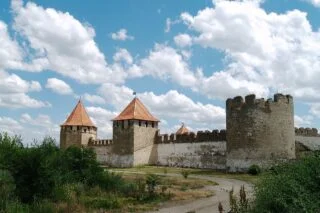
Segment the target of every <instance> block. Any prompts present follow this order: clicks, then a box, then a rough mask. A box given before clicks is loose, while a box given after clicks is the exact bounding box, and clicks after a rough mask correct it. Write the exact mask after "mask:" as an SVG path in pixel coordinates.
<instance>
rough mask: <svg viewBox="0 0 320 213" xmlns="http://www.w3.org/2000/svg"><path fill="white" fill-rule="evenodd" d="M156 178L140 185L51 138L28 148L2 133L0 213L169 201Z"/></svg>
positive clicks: (87, 151) (88, 154)
mask: <svg viewBox="0 0 320 213" xmlns="http://www.w3.org/2000/svg"><path fill="white" fill-rule="evenodd" d="M157 184H158V180H157V177H154V176H151V177H149V178H148V179H147V181H145V180H142V181H141V183H140V185H139V184H136V183H134V182H128V181H124V179H123V178H122V177H121V176H120V175H115V174H113V173H109V172H107V171H104V169H103V168H101V167H100V166H99V164H98V162H97V161H96V155H95V152H94V151H93V150H92V149H87V148H78V147H69V148H68V149H66V150H61V149H59V148H58V147H57V146H56V143H55V141H54V140H53V139H52V138H45V139H44V140H43V141H42V142H41V143H39V144H38V145H34V146H32V147H24V146H23V144H22V142H21V138H19V137H16V136H14V137H11V136H9V135H7V134H0V212H8V213H10V212H45V213H50V212H91V211H93V210H94V209H104V210H108V209H114V208H119V207H120V206H122V205H123V204H124V203H126V204H127V203H135V204H136V203H138V204H139V202H149V201H153V200H163V199H167V194H165V193H157V192H156V191H155V187H156V186H157Z"/></svg>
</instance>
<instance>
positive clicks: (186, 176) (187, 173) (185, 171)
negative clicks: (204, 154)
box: [181, 169, 191, 179]
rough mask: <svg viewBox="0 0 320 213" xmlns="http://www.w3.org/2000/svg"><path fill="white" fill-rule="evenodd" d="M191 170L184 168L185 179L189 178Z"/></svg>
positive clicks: (182, 173)
mask: <svg viewBox="0 0 320 213" xmlns="http://www.w3.org/2000/svg"><path fill="white" fill-rule="evenodd" d="M190 173H191V172H190V171H189V170H187V169H183V170H182V171H181V175H182V176H183V177H184V178H185V179H187V178H188V176H189V175H190Z"/></svg>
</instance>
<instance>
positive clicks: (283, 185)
mask: <svg viewBox="0 0 320 213" xmlns="http://www.w3.org/2000/svg"><path fill="white" fill-rule="evenodd" d="M319 164H320V154H319V153H315V154H314V155H311V156H308V157H306V158H304V159H302V160H299V161H295V162H290V163H286V164H282V165H279V166H275V167H274V168H273V170H272V171H270V173H269V174H267V175H266V176H265V177H264V178H262V180H261V181H260V182H259V183H258V184H257V186H256V193H255V197H256V199H255V202H254V210H255V211H254V212H262V213H263V212H274V213H277V212H279V213H280V212H281V213H291V212H318V211H319V209H320V200H319V196H320V167H319Z"/></svg>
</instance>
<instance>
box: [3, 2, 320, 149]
mask: <svg viewBox="0 0 320 213" xmlns="http://www.w3.org/2000/svg"><path fill="white" fill-rule="evenodd" d="M0 8H1V10H0V41H1V42H0V49H1V51H0V131H7V132H9V133H11V134H20V135H22V137H23V138H24V141H25V143H30V142H31V141H32V140H33V139H34V138H37V139H41V138H42V137H43V136H45V135H50V136H53V137H55V138H58V136H59V124H61V123H63V121H64V119H66V117H67V115H68V113H70V112H71V110H72V109H73V107H74V106H75V104H76V102H77V100H78V99H79V97H80V96H81V99H82V100H83V102H84V104H85V106H86V107H87V111H88V113H89V114H90V116H91V117H92V119H93V121H94V122H95V123H96V125H97V126H98V128H99V133H98V134H99V137H103V138H105V137H111V135H112V128H111V122H110V119H112V118H113V117H114V116H116V115H117V114H118V113H119V112H120V111H121V110H122V109H123V108H124V107H125V105H126V104H128V103H129V102H130V100H131V99H132V98H133V95H132V92H133V91H136V92H137V94H138V97H139V98H140V99H141V100H142V101H143V102H144V103H145V105H146V106H147V107H148V108H149V109H150V111H151V112H152V113H153V114H154V115H155V116H156V117H158V118H159V119H160V120H161V121H162V122H161V126H160V127H161V132H162V133H163V132H167V133H170V132H173V131H175V130H176V129H177V128H178V127H179V126H180V124H181V122H184V123H186V125H187V126H188V127H189V128H190V129H192V130H194V131H197V130H206V129H209V130H212V129H221V128H225V109H224V107H225V99H226V98H228V97H234V96H237V95H243V96H244V95H246V94H251V93H255V94H256V95H257V97H264V98H269V97H272V96H273V93H275V92H281V93H285V94H291V95H293V96H294V100H295V121H296V123H295V124H296V126H303V127H316V128H318V127H319V124H320V123H319V112H320V85H319V84H318V81H317V79H319V77H320V52H319V48H320V33H319V27H320V19H319V15H318V14H319V10H320V1H318V0H290V1H289V0H277V1H276V0H265V1H259V0H243V1H231V2H230V1H223V0H218V1H209V0H204V1H182V0H176V1H169V0H166V1H152V2H151V1H147V0H141V1H128V0H126V1H125V0H110V1H99V2H98V1H96V2H91V3H90V4H89V3H85V2H81V3H79V1H75V0H70V1H62V0H61V1H60V0H35V1H21V0H13V1H9V0H5V1H1V2H0Z"/></svg>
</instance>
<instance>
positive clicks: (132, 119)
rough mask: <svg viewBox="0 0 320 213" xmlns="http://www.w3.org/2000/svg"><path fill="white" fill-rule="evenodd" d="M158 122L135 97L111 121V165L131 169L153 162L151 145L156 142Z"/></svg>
mask: <svg viewBox="0 0 320 213" xmlns="http://www.w3.org/2000/svg"><path fill="white" fill-rule="evenodd" d="M158 123H159V120H158V119H157V118H155V117H154V116H153V115H152V114H151V113H150V112H149V111H148V109H147V108H146V107H145V106H144V105H143V103H142V102H141V101H140V100H139V99H138V98H137V97H135V98H134V99H133V100H132V101H131V102H130V103H129V104H128V106H127V107H126V108H125V109H124V110H123V111H122V112H121V113H120V114H119V115H118V116H117V117H115V118H114V119H113V154H115V156H116V157H114V159H113V161H114V162H112V164H113V165H114V166H117V167H131V166H135V165H141V164H148V163H155V162H153V155H152V150H153V148H154V147H153V144H154V143H155V140H156V135H157V131H158Z"/></svg>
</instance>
